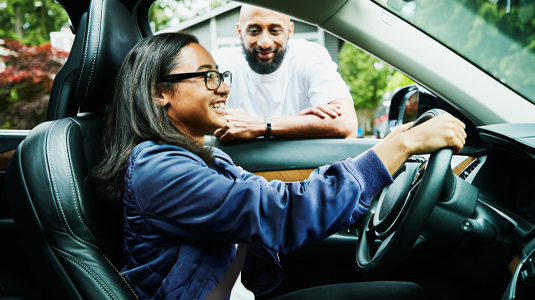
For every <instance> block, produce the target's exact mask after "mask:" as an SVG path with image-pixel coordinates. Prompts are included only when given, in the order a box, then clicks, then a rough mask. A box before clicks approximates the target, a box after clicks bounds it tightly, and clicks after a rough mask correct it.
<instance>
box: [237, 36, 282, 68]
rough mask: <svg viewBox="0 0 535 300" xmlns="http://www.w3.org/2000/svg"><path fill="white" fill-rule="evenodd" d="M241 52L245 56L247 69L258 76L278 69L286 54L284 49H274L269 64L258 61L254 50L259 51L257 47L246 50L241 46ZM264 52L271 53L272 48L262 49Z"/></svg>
mask: <svg viewBox="0 0 535 300" xmlns="http://www.w3.org/2000/svg"><path fill="white" fill-rule="evenodd" d="M242 46H243V52H244V54H245V59H246V60H247V62H248V63H249V67H250V68H251V69H252V70H253V71H255V72H256V73H258V74H263V75H265V74H271V73H273V72H275V71H277V69H278V68H279V66H280V65H281V64H282V60H283V59H284V55H285V54H286V49H281V48H275V51H274V56H273V59H272V60H271V61H270V62H264V61H259V60H258V57H257V55H256V53H257V52H256V51H255V49H260V48H259V47H257V48H253V49H252V50H248V49H246V48H245V45H243V43H242ZM263 50H266V51H271V50H273V48H268V49H263Z"/></svg>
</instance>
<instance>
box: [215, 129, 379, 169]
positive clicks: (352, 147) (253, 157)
mask: <svg viewBox="0 0 535 300" xmlns="http://www.w3.org/2000/svg"><path fill="white" fill-rule="evenodd" d="M379 141H380V140H376V139H300V140H293V139H269V140H264V139H255V140H250V141H239V142H232V143H221V142H219V140H217V139H213V138H211V137H208V136H207V137H206V142H205V144H206V145H213V146H214V147H216V148H219V149H221V150H223V151H224V152H225V153H227V154H228V155H229V156H230V157H231V158H232V160H233V161H234V164H236V165H238V166H241V167H242V168H244V169H245V170H247V171H249V172H264V171H280V170H299V169H315V168H317V167H319V166H322V165H326V164H331V163H333V162H335V161H339V160H344V159H346V158H348V157H354V156H357V155H359V154H360V153H362V152H364V151H366V150H368V149H369V148H371V147H373V146H374V145H375V144H377V143H378V142H379Z"/></svg>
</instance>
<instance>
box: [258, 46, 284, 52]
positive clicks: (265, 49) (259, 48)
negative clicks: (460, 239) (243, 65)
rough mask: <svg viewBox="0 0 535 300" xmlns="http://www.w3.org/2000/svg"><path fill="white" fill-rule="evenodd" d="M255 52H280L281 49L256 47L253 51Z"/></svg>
mask: <svg viewBox="0 0 535 300" xmlns="http://www.w3.org/2000/svg"><path fill="white" fill-rule="evenodd" d="M252 50H253V51H254V52H272V51H273V52H279V48H276V47H269V48H262V47H255V48H253V49H252Z"/></svg>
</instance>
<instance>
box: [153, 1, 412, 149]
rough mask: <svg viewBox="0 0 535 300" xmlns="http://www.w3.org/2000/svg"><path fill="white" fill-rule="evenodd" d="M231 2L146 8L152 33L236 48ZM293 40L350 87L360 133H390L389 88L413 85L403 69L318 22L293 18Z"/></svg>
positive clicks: (236, 10)
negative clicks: (333, 67) (327, 62)
mask: <svg viewBox="0 0 535 300" xmlns="http://www.w3.org/2000/svg"><path fill="white" fill-rule="evenodd" d="M239 9H240V7H239V4H238V3H236V2H230V3H226V2H224V1H223V2H220V1H213V2H212V5H211V6H210V2H209V1H191V2H187V3H185V2H176V1H170V0H159V1H156V2H155V3H154V4H153V5H152V6H151V9H150V13H149V21H150V24H151V27H152V29H153V32H155V33H156V34H157V33H159V32H166V31H181V30H187V31H190V32H191V33H193V34H194V35H196V36H197V38H199V41H200V43H201V44H202V45H203V46H204V47H205V48H207V49H208V50H210V51H212V50H214V49H217V48H221V47H241V45H242V43H241V40H240V39H239V38H238V37H237V36H236V32H235V28H236V23H237V22H238V19H239ZM293 23H294V34H293V37H292V38H304V39H306V40H308V41H311V42H316V43H319V44H320V45H322V46H324V47H325V48H326V49H327V51H328V52H329V54H330V55H331V58H332V59H333V61H334V62H336V63H337V64H338V66H339V68H338V71H339V73H340V74H341V75H342V78H343V79H344V81H345V83H346V84H347V86H348V88H349V89H350V93H351V96H352V97H353V102H354V104H355V110H356V112H357V117H358V120H359V122H358V123H359V136H360V137H366V138H383V137H384V136H386V135H387V134H388V132H389V130H388V126H386V124H387V114H388V109H389V105H390V96H391V95H392V91H393V90H394V89H396V88H397V87H400V86H405V85H407V84H412V83H414V82H413V81H412V80H410V79H409V78H407V77H405V76H404V75H403V74H402V73H400V72H398V71H396V70H395V69H394V68H392V67H390V66H389V65H387V64H386V63H384V62H382V61H380V60H378V59H376V58H375V57H373V56H371V55H369V54H368V53H366V52H364V51H362V50H360V49H359V48H357V47H355V46H353V45H351V44H348V43H345V42H344V41H342V40H340V39H339V38H337V37H335V36H334V35H331V34H329V33H327V32H324V31H323V30H322V29H320V28H318V27H317V26H313V25H310V24H308V23H305V22H301V21H299V20H293Z"/></svg>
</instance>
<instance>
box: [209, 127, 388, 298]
mask: <svg viewBox="0 0 535 300" xmlns="http://www.w3.org/2000/svg"><path fill="white" fill-rule="evenodd" d="M379 141H380V140H376V139H300V140H293V139H269V140H264V139H256V140H251V141H239V142H232V143H224V144H223V143H221V142H219V140H217V139H213V138H210V137H206V144H207V145H212V146H214V147H217V148H219V149H221V150H223V151H224V152H226V153H227V154H228V155H229V156H230V157H231V158H232V160H233V161H234V163H235V164H236V165H238V166H241V167H243V168H244V169H245V170H247V171H250V172H253V173H255V174H257V175H260V176H263V177H264V178H266V179H268V180H272V179H279V180H283V181H300V180H304V179H306V178H308V176H309V175H310V173H311V172H312V171H313V170H314V169H315V168H317V167H319V166H322V165H326V164H331V163H333V162H335V161H339V160H344V159H346V158H348V157H354V156H357V155H359V154H361V153H363V152H364V151H366V150H368V149H370V148H371V147H373V146H374V145H375V144H377V143H378V142H379ZM358 227H359V223H358V222H357V223H355V224H353V225H352V226H351V227H349V228H346V229H344V230H342V231H340V232H338V233H336V234H334V235H332V236H331V237H329V238H327V239H325V240H323V241H320V242H318V243H315V244H312V245H308V246H305V247H302V248H301V249H299V250H297V251H295V252H293V253H290V254H288V255H283V254H280V259H281V264H282V267H283V270H284V278H283V281H282V283H281V284H280V285H279V287H277V288H276V289H275V290H274V291H272V292H270V293H268V294H266V295H262V296H259V297H257V299H260V300H262V299H269V298H271V297H274V296H277V295H281V294H285V293H288V292H291V291H294V290H297V289H302V288H307V287H312V286H318V285H324V284H333V283H342V282H356V281H362V280H363V278H362V276H361V275H360V273H359V271H358V270H357V267H356V260H355V255H356V247H357V240H358V230H357V228H358Z"/></svg>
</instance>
